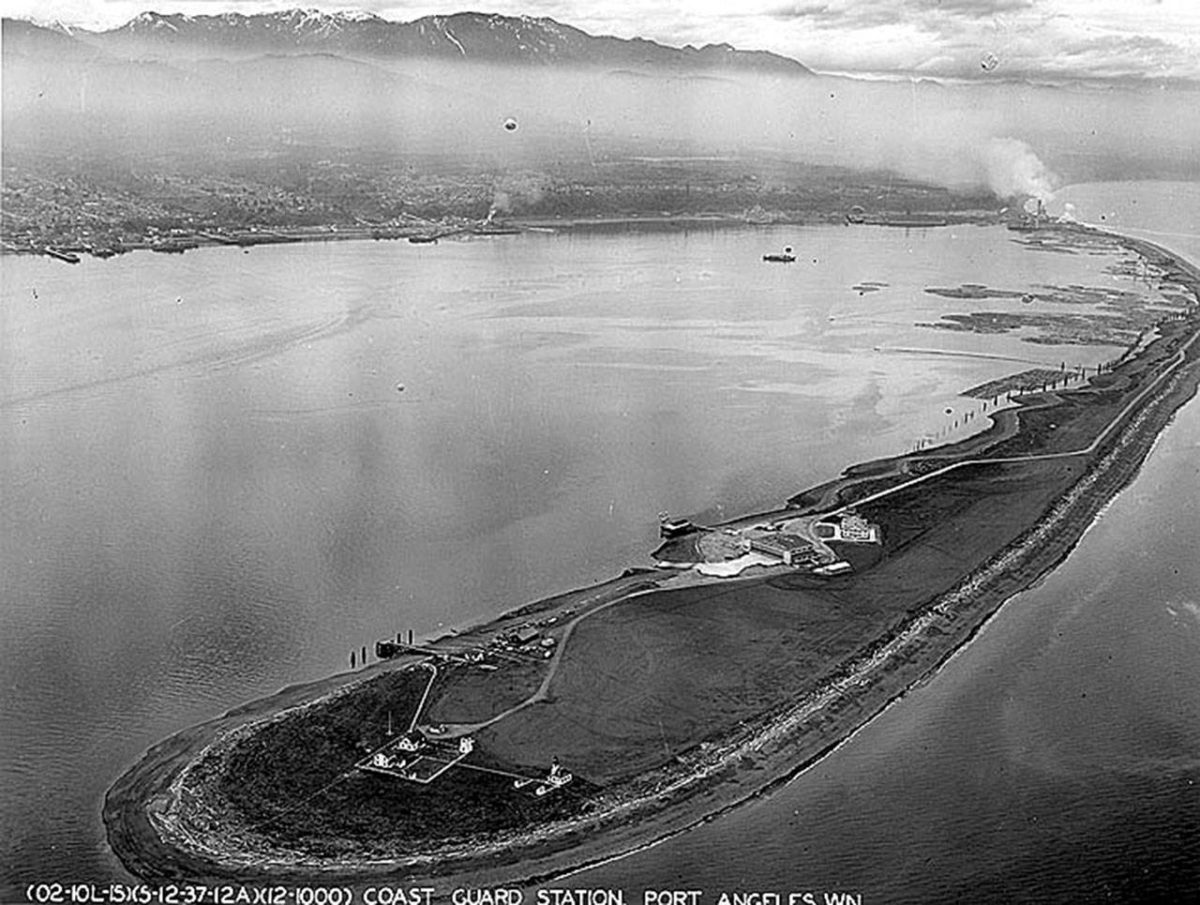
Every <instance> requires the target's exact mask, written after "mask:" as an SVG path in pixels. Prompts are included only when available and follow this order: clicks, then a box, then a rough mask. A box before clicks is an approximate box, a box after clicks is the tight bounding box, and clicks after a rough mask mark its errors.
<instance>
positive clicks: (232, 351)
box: [0, 309, 371, 411]
mask: <svg viewBox="0 0 1200 905" xmlns="http://www.w3.org/2000/svg"><path fill="white" fill-rule="evenodd" d="M370 316H371V315H370V312H369V311H367V310H366V309H359V310H356V311H351V312H349V313H347V314H344V315H341V316H339V317H334V318H329V319H326V320H323V321H320V322H318V323H316V324H306V325H303V326H299V327H292V328H289V329H286V330H279V331H276V332H274V333H268V334H265V335H263V336H261V337H257V338H254V339H250V340H245V341H243V342H241V343H239V344H238V345H237V346H235V347H233V348H226V349H218V350H213V351H211V352H203V353H197V354H193V355H190V356H187V357H185V358H182V359H180V360H177V361H166V362H162V363H160V364H156V365H148V366H146V367H144V368H137V369H135V370H132V371H126V372H124V373H122V374H112V375H109V376H107V377H97V378H95V379H93V380H85V381H80V382H78V383H73V384H68V385H67V386H62V387H54V388H52V389H47V390H38V391H35V392H30V393H22V394H18V395H15V396H9V397H8V398H5V399H0V411H3V410H5V409H11V408H17V407H20V406H23V405H29V404H31V403H37V402H46V401H49V400H52V399H56V398H58V397H61V396H69V395H72V394H76V393H86V392H89V391H92V390H99V389H103V388H106V387H111V386H116V385H118V384H122V383H125V382H128V381H133V380H141V379H143V378H146V377H153V376H155V375H157V374H164V373H168V372H171V371H181V370H193V371H194V372H196V373H200V374H210V373H215V372H218V371H222V370H226V369H229V368H237V367H241V366H243V365H247V364H251V363H253V362H256V361H262V360H264V359H268V358H273V357H275V356H277V355H282V354H283V353H285V352H287V351H289V350H291V349H293V348H295V347H296V346H298V345H301V344H302V343H311V342H318V341H321V340H326V339H329V338H330V337H333V336H337V335H339V334H341V333H345V332H347V331H349V330H352V329H353V328H355V327H357V326H359V325H360V324H362V323H364V322H366V321H367V320H368V319H369V318H370Z"/></svg>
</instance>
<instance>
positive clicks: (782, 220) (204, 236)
mask: <svg viewBox="0 0 1200 905" xmlns="http://www.w3.org/2000/svg"><path fill="white" fill-rule="evenodd" d="M935 213H937V214H938V215H939V216H941V217H942V218H943V219H944V221H945V222H937V223H928V224H923V225H907V226H904V225H899V226H898V225H893V224H866V225H873V226H884V227H887V228H891V229H896V228H904V229H935V228H936V229H945V228H949V227H954V226H964V225H970V226H989V225H995V224H997V223H999V222H1000V220H999V219H998V217H999V215H998V214H997V213H996V212H994V211H939V212H935ZM846 222H847V221H846V220H845V216H844V214H843V213H842V212H841V211H814V212H811V213H810V214H807V215H805V216H782V217H779V218H776V219H767V220H758V219H753V218H747V217H746V216H745V215H743V214H737V213H725V212H720V211H712V212H697V213H680V214H653V213H646V214H638V213H631V214H613V215H603V216H601V215H596V216H593V217H573V216H560V217H538V216H528V217H527V216H520V215H514V216H512V217H507V218H505V220H504V221H503V223H497V224H496V228H497V231H496V232H488V231H487V230H488V227H486V226H484V225H483V224H482V223H481V222H480V221H471V220H466V219H465V218H462V219H458V220H456V221H454V222H447V223H438V222H430V223H429V225H428V226H426V227H416V226H387V225H383V224H376V225H370V226H365V225H359V224H326V225H320V226H277V227H275V226H263V227H256V228H255V229H254V230H253V231H251V230H250V229H249V228H247V229H245V230H237V231H232V230H230V231H223V230H218V229H217V228H211V229H204V230H197V231H195V232H181V233H179V234H172V235H167V236H162V237H149V236H145V237H141V238H139V239H137V240H133V241H131V242H129V243H123V244H122V245H121V247H120V248H119V249H113V248H109V247H102V246H101V247H95V248H91V247H86V246H80V245H78V244H75V243H72V242H70V241H65V240H64V241H62V242H58V243H54V244H50V245H44V246H40V247H26V246H20V245H15V244H13V243H11V242H8V241H3V242H0V257H2V256H4V255H20V256H26V255H28V256H33V257H48V258H53V259H56V260H59V261H62V262H64V263H67V264H78V263H79V262H80V261H81V260H82V258H83V257H85V256H86V257H91V258H95V259H97V260H108V259H109V258H113V257H121V256H123V255H126V254H132V253H134V252H146V251H149V252H154V253H156V254H176V255H177V254H184V253H186V252H189V251H197V250H199V249H203V248H222V247H232V248H240V249H242V250H243V251H245V252H249V251H250V249H251V248H254V247H256V246H261V245H295V244H309V243H315V242H346V241H375V242H399V243H405V244H408V240H409V239H417V243H416V244H436V243H437V241H439V240H445V241H463V240H476V239H494V238H504V237H505V236H508V235H524V234H526V233H560V232H562V233H571V232H624V231H635V232H636V231H646V232H673V231H678V230H684V231H686V230H689V229H731V228H732V229H737V228H743V229H746V228H753V229H762V228H768V227H781V226H796V227H808V226H838V225H844V224H846ZM859 225H861V224H859ZM226 229H228V228H226ZM427 236H432V241H430V240H429V239H427V238H422V237H427Z"/></svg>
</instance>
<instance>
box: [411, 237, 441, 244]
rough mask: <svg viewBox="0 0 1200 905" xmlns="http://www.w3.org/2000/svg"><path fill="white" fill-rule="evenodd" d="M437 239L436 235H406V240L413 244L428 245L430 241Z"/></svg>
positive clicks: (433, 241) (434, 241)
mask: <svg viewBox="0 0 1200 905" xmlns="http://www.w3.org/2000/svg"><path fill="white" fill-rule="evenodd" d="M437 240H438V237H437V236H409V237H408V241H409V242H411V243H412V244H413V245H429V244H431V243H436V242H437Z"/></svg>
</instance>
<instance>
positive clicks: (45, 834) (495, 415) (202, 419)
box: [0, 227, 1187, 892]
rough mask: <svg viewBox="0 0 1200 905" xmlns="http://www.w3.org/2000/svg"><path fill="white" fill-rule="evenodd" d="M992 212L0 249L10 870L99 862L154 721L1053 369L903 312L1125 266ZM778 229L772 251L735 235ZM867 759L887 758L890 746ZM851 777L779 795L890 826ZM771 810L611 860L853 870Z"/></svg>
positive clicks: (158, 729)
mask: <svg viewBox="0 0 1200 905" xmlns="http://www.w3.org/2000/svg"><path fill="white" fill-rule="evenodd" d="M1010 238H1011V237H1010V236H1009V235H1008V234H1006V233H1005V232H1004V231H1003V230H999V229H979V228H974V227H966V228H962V229H956V230H950V229H943V230H930V231H912V232H904V231H899V230H886V229H878V228H865V227H864V228H854V229H847V228H841V227H822V228H809V229H799V228H788V229H784V228H773V229H766V230H741V231H732V230H728V231H698V232H687V233H659V234H645V233H638V234H617V235H573V236H572V235H533V234H531V235H526V236H522V237H513V238H505V239H498V240H494V241H472V242H443V243H440V244H439V245H437V246H432V247H417V246H410V245H407V244H400V243H386V242H384V243H372V242H344V243H331V244H328V245H303V246H281V247H276V248H255V249H254V250H253V251H252V253H250V254H248V255H244V254H241V253H239V252H238V251H237V250H236V249H208V250H201V251H197V252H189V253H188V254H186V255H184V256H182V257H180V256H175V255H153V254H148V253H142V254H133V255H127V256H124V257H120V258H115V259H112V260H109V261H94V260H85V261H84V262H83V263H81V264H80V265H78V266H76V267H70V266H67V265H64V264H62V263H59V262H54V261H50V260H45V259H30V258H11V257H10V258H6V259H5V261H4V267H3V270H2V271H0V289H2V293H0V297H2V300H3V306H2V308H0V501H2V505H0V538H2V539H3V545H2V547H0V576H2V577H0V679H2V680H3V683H4V684H3V687H4V694H3V696H2V697H0V726H2V728H3V731H0V783H2V785H0V865H2V867H0V870H2V871H3V879H4V881H5V882H4V890H5V891H6V892H7V891H8V890H9V889H13V888H16V887H17V886H18V885H19V884H21V883H23V882H26V881H29V880H31V879H47V878H58V879H63V880H82V881H91V880H97V879H103V878H107V877H113V876H118V877H119V876H122V875H123V874H122V871H121V869H120V867H119V866H118V865H117V864H116V863H115V862H114V861H113V859H112V857H111V855H110V854H109V853H108V851H107V849H106V846H105V844H104V840H103V828H102V826H101V824H100V818H99V811H100V802H101V799H102V796H103V794H104V791H105V789H106V788H107V787H108V785H109V784H110V783H111V782H112V781H113V780H114V779H115V778H116V776H118V775H119V774H120V772H121V771H122V770H123V769H124V768H125V767H126V766H128V764H130V763H131V762H132V761H133V760H134V759H135V758H136V757H138V756H139V755H140V754H141V752H142V751H143V750H144V749H145V748H146V747H148V746H149V745H150V744H153V743H154V742H155V741H158V740H160V739H161V738H163V737H165V736H166V735H168V734H170V733H171V732H173V731H175V730H178V729H180V728H183V727H185V726H187V725H190V724H192V723H194V722H197V721H199V720H202V719H205V718H208V717H211V716H213V715H215V714H217V713H220V712H222V711H223V710H225V709H227V708H228V707H231V706H233V705H235V704H237V703H239V702H241V701H244V700H248V699H252V698H255V697H259V696H261V695H263V694H266V693H269V692H271V691H273V690H275V689H277V688H279V687H280V686H282V685H285V684H289V683H292V682H297V681H302V680H305V679H312V678H316V677H319V676H322V675H326V674H328V673H329V672H331V671H334V670H337V669H341V668H345V667H346V666H347V659H348V654H349V651H350V650H351V649H355V648H357V647H359V646H360V645H362V644H370V643H371V641H372V639H374V638H376V637H380V636H383V635H388V634H392V633H394V632H395V631H398V630H400V629H403V628H413V629H415V631H416V632H417V634H418V635H429V634H433V633H436V632H439V631H441V630H444V629H445V628H448V627H450V626H453V625H461V624H465V623H467V622H470V621H472V620H476V619H479V618H482V617H485V616H487V615H489V614H492V613H495V612H498V611H500V610H502V609H505V608H508V607H511V606H513V605H516V604H519V603H521V602H524V601H526V600H529V599H532V598H535V597H537V596H540V595H544V594H547V593H551V592H554V591H559V590H563V589H566V588H570V587H573V586H578V585H580V584H583V583H586V582H589V581H592V580H595V579H598V578H602V577H608V576H611V575H612V574H614V573H615V572H617V571H619V570H620V569H622V568H624V567H625V566H627V565H630V564H633V563H644V562H645V561H646V553H647V552H648V551H649V550H650V549H651V548H652V546H653V543H654V540H655V538H654V529H655V522H656V514H657V513H658V512H659V511H661V510H669V511H671V512H674V513H678V514H695V513H702V514H704V515H705V516H706V517H720V516H721V515H726V516H732V515H735V514H739V513H743V512H747V511H752V510H755V509H759V508H765V507H768V506H773V505H775V504H777V503H779V502H780V501H781V500H782V499H783V498H784V497H786V496H787V495H788V494H789V493H792V492H794V491H795V490H797V489H799V488H802V487H804V486H807V485H810V484H812V483H815V482H817V481H820V480H824V479H826V478H828V477H831V476H832V475H833V474H835V473H836V472H837V471H838V470H839V469H840V468H841V467H842V466H844V465H846V464H848V463H851V462H854V461H859V460H863V459H866V458H870V457H872V456H877V455H881V454H887V453H893V452H896V451H897V450H900V449H903V448H904V447H906V446H907V445H908V444H909V443H911V442H912V441H913V440H914V439H915V438H916V437H919V436H922V435H935V436H936V435H938V434H942V435H946V434H947V433H949V432H951V431H952V427H951V422H952V417H953V416H948V415H946V414H945V410H946V409H947V408H950V409H951V410H952V412H953V413H955V414H958V413H960V412H962V411H965V410H966V403H965V402H964V400H961V399H959V398H958V396H957V394H958V392H959V391H960V390H961V389H963V388H965V387H967V386H970V385H972V384H975V383H979V382H982V381H984V380H988V379H992V378H994V377H997V376H1000V375H1002V374H1006V373H1010V372H1012V371H1014V370H1018V369H1020V368H1023V367H1026V366H1027V364H1026V363H1029V364H1037V363H1042V364H1050V365H1057V364H1058V362H1059V361H1060V360H1061V358H1062V357H1063V350H1062V349H1061V348H1058V349H1056V348H1054V347H1044V346H1037V345H1031V344H1029V343H1023V342H1021V341H1020V340H1019V338H1018V337H1015V336H1008V337H998V338H997V337H989V338H984V337H979V336H974V335H970V334H956V333H948V332H944V331H933V330H925V329H919V328H916V327H914V326H913V324H914V322H915V321H920V320H932V319H936V318H937V317H938V316H940V315H941V314H943V313H951V312H956V311H961V310H964V304H963V303H962V302H955V301H954V300H948V299H941V298H938V297H935V296H932V295H928V294H926V293H924V292H923V289H924V288H925V287H926V286H929V285H957V284H959V283H961V282H980V283H989V284H992V285H998V286H1003V287H1005V288H1012V289H1018V290H1023V289H1025V288H1027V287H1032V286H1034V285H1035V284H1038V283H1047V282H1050V283H1070V282H1079V283H1085V284H1091V285H1114V279H1115V278H1114V277H1112V276H1110V275H1108V274H1104V273H1102V272H1101V269H1102V268H1103V267H1104V266H1105V265H1106V264H1108V263H1111V260H1108V259H1104V258H1093V257H1086V256H1078V257H1075V256H1063V255H1047V254H1034V253H1031V252H1029V251H1027V250H1025V249H1023V248H1021V247H1019V246H1018V245H1016V244H1014V243H1013V242H1011V241H1009V240H1010ZM785 244H790V245H793V246H795V247H796V248H797V249H798V252H799V258H800V260H799V261H798V262H797V263H796V264H794V265H790V266H769V265H765V264H763V263H762V262H761V260H760V257H761V254H762V253H763V252H764V251H769V250H774V249H778V248H780V247H782V246H783V245H785ZM863 280H877V281H883V282H886V283H888V284H889V285H888V286H887V287H886V288H884V289H883V290H882V291H880V292H876V293H867V294H860V293H859V292H857V291H855V290H853V289H852V288H851V287H852V286H854V285H855V284H857V283H859V282H860V281H863ZM1117 282H1119V281H1117ZM1014 304H1017V303H1014V302H1003V301H996V300H991V301H989V303H988V306H989V309H993V310H994V309H997V308H999V309H1001V310H1003V309H1004V308H1005V306H1010V307H1011V306H1013V305H1014ZM1014 310H1015V309H1014ZM1070 353H1071V360H1072V361H1077V362H1079V363H1091V362H1095V361H1099V360H1103V359H1106V358H1108V357H1110V355H1111V353H1112V350H1111V349H1100V348H1095V349H1086V348H1072V349H1071V350H1070ZM1185 602H1186V601H1182V600H1181V601H1180V602H1179V606H1178V607H1176V612H1179V613H1185V612H1187V608H1186V607H1185V606H1183V604H1184V603H1185ZM964 662H966V661H965V660H964ZM996 668H997V669H999V668H1001V666H999V665H998V666H997V667H996ZM1047 681H1049V680H1047ZM1055 681H1057V679H1056V680H1055ZM1051 684H1054V683H1051ZM931 687H932V686H931ZM930 693H932V692H930ZM910 710H911V708H909V707H908V705H907V704H906V705H904V707H902V708H897V710H896V713H907V712H909V711H910ZM881 724H883V721H881ZM1022 725H1024V724H1022ZM1028 731H1031V732H1032V731H1033V730H1032V729H1030V730H1028ZM910 735H911V737H912V738H914V739H915V738H917V737H918V736H919V733H918V732H917V730H916V729H912V730H910ZM862 738H864V739H866V738H868V735H867V733H864V734H863V736H862ZM980 743H981V744H982V742H980ZM887 744H888V745H892V746H894V745H895V741H894V735H888V736H887ZM914 744H915V742H914ZM934 747H938V748H941V747H942V745H941V743H940V742H939V743H937V744H936V745H934ZM844 750H845V751H847V752H852V751H853V750H859V749H853V748H851V747H847V748H846V749H844ZM861 756H862V755H855V754H853V753H850V754H844V755H842V754H839V759H838V760H836V761H834V760H831V762H830V763H831V764H832V765H833V766H831V767H823V768H822V770H829V771H832V772H833V775H835V776H836V774H837V770H838V769H845V764H846V763H851V764H853V763H866V762H863V761H855V760H854V758H856V757H861ZM874 756H875V757H876V760H875V761H874V763H875V767H874V768H872V770H873V771H875V772H877V771H878V770H879V769H880V765H881V764H882V763H883V761H881V760H879V758H885V759H886V762H887V765H888V768H889V769H891V766H892V765H899V764H900V763H901V761H899V760H893V759H891V758H890V756H886V755H884V754H877V755H874ZM912 756H913V757H916V755H915V754H913V755H912ZM838 764H842V765H843V766H842V767H838V766H837V765H838ZM813 775H814V776H816V775H817V774H815V773H814V774H813ZM1122 775H1124V774H1122ZM829 782H834V785H832V786H831V785H829V784H828V783H829ZM860 786H861V787H862V789H863V790H866V789H868V788H869V784H867V783H866V781H865V779H864V778H863V776H861V775H850V776H848V778H845V779H842V780H824V781H820V782H818V781H817V780H815V779H806V780H805V783H804V784H802V785H797V786H796V788H797V789H801V788H803V789H807V790H809V791H807V792H805V793H804V794H808V795H815V796H816V798H815V801H816V802H818V803H819V808H818V811H817V812H824V813H826V814H838V813H841V814H843V816H844V817H845V820H846V821H847V823H845V824H843V826H844V827H854V826H859V827H860V829H861V831H862V834H863V838H864V839H867V840H870V839H874V840H875V842H874V845H875V848H876V849H877V850H882V849H883V848H885V847H886V846H885V842H886V841H887V839H888V838H890V837H891V836H892V835H893V834H894V833H893V830H887V831H886V832H885V831H884V827H883V825H882V824H880V825H878V826H876V825H875V822H874V819H873V818H869V817H855V816H854V815H855V814H860V813H864V812H862V811H859V810H856V809H854V808H850V807H846V808H842V807H841V806H840V804H839V802H842V803H844V802H848V801H851V800H852V799H853V796H854V795H861V794H863V793H862V792H857V791H855V790H857V789H859V787H860ZM838 789H841V791H837V790H838ZM789 794H791V793H790V792H789ZM1001 797H1003V796H1001ZM784 800H785V799H784V797H778V798H777V799H774V800H772V801H771V802H768V803H766V804H764V805H763V806H762V808H758V807H756V808H749V809H746V810H745V811H743V812H741V813H739V814H735V815H731V816H730V817H729V818H727V819H725V820H722V821H720V822H718V824H716V825H715V827H714V828H712V831H713V832H717V833H718V836H717V837H716V840H717V841H714V842H713V843H712V844H701V843H700V842H698V841H694V840H693V839H692V838H691V837H689V838H687V839H685V840H681V841H680V842H679V843H677V844H676V845H675V847H674V848H673V849H671V851H673V852H675V854H673V855H672V856H671V859H670V860H669V861H667V862H660V861H649V862H648V861H645V860H641V861H636V862H634V861H631V862H629V864H628V865H626V864H622V865H620V866H617V865H614V866H613V867H612V868H611V870H612V871H615V872H616V873H612V874H610V875H609V876H613V877H622V876H626V874H624V873H622V871H627V870H628V871H633V870H635V865H643V866H642V867H636V870H643V871H645V872H644V873H642V874H637V876H643V877H646V878H652V879H654V880H655V882H658V878H659V877H660V875H661V876H663V877H668V878H669V877H671V876H676V875H679V876H690V875H692V874H690V873H688V872H689V871H696V873H695V876H701V875H702V871H701V867H703V866H704V865H702V864H697V863H695V862H696V859H697V858H700V859H701V860H704V861H706V862H712V863H714V864H715V863H720V864H724V865H726V867H725V868H724V869H726V870H728V871H730V872H731V875H733V874H736V873H737V872H739V871H740V872H741V874H740V875H742V876H747V874H746V872H747V871H751V870H754V871H768V870H773V871H776V873H775V874H774V876H776V877H779V878H781V879H780V880H779V882H783V879H782V878H784V877H794V876H797V874H795V873H794V872H792V869H791V868H789V867H787V865H788V864H793V865H794V864H795V863H796V857H797V852H799V853H800V855H801V863H803V864H804V865H806V866H805V869H804V870H805V872H807V871H810V870H811V871H816V872H820V876H823V877H829V878H832V879H834V880H838V881H840V882H843V883H852V882H854V881H856V880H858V879H860V878H864V876H865V875H863V874H861V873H858V872H856V870H855V869H853V866H854V865H855V864H857V863H859V862H857V861H856V860H855V859H856V858H858V857H859V855H860V854H861V853H860V852H859V850H858V848H857V847H856V846H854V845H838V846H835V845H834V844H833V842H832V840H834V839H837V838H841V839H843V841H844V840H845V839H846V838H847V837H846V836H845V833H844V832H842V835H841V836H840V837H839V832H837V831H830V832H829V833H828V834H822V835H823V838H827V839H828V840H829V842H828V844H827V845H826V847H825V848H824V849H822V851H823V853H824V854H823V855H822V857H820V858H809V857H808V856H807V855H804V852H805V851H806V849H804V848H803V847H801V848H796V847H794V846H796V845H801V843H800V842H798V841H789V840H795V839H797V837H795V836H793V835H789V834H790V832H791V831H790V830H786V829H785V828H786V827H791V826H795V827H802V826H812V825H814V824H813V817H812V816H811V815H812V814H813V813H814V811H812V810H811V809H809V808H807V807H806V808H805V809H804V811H803V813H805V814H806V815H807V816H804V817H801V816H799V815H800V813H801V809H800V808H799V807H793V808H792V810H795V811H796V812H797V814H796V815H794V817H787V815H782V816H781V815H779V814H777V813H776V811H774V810H771V809H775V808H778V807H780V805H779V802H780V801H784ZM854 800H858V799H854ZM926 810H927V811H928V813H929V814H930V815H934V814H936V813H937V810H938V808H937V807H929V808H927V809H926ZM759 814H762V815H764V816H761V817H758V816H756V815H759ZM887 819H889V820H895V819H896V817H895V812H889V813H888V814H887ZM756 820H757V821H759V822H758V823H755V821H756ZM789 820H790V821H791V822H790V823H789V822H788V821H789ZM751 825H753V826H757V827H758V830H757V831H755V832H757V837H756V836H755V834H754V832H751V831H750V830H746V832H747V833H749V834H750V835H748V836H747V838H748V839H753V838H757V839H758V841H757V842H756V843H747V844H746V845H743V844H742V843H741V842H739V841H738V839H739V838H740V837H739V836H738V835H737V834H736V833H737V832H740V830H737V828H739V827H748V826H751ZM726 827H728V828H729V830H728V833H726V831H725V829H724V828H726ZM856 832H857V831H856ZM894 832H901V830H900V829H899V828H895V830H894ZM722 833H725V834H724V835H721V834H722ZM699 838H700V837H699V836H697V840H698V839H699ZM924 838H925V841H926V842H930V844H933V843H935V842H936V841H937V840H936V839H933V838H932V837H924ZM955 838H956V839H957V836H956V837H955ZM818 841H819V840H818ZM944 841H945V840H944ZM950 841H953V840H950ZM805 844H807V845H812V844H816V843H813V842H810V843H805ZM947 844H949V842H947ZM748 845H752V846H753V847H747V846H748ZM904 850H905V851H910V854H911V849H904ZM947 850H948V851H952V850H953V848H950V849H947ZM663 851H667V849H666V848H665V847H664V849H663ZM705 852H707V854H700V853H705ZM714 852H725V853H726V854H725V855H724V856H722V857H723V858H724V860H723V861H721V860H719V859H715V858H714ZM772 853H774V854H772ZM895 857H898V856H894V857H893V860H892V862H888V861H887V860H886V859H885V860H884V862H883V863H894V859H895ZM905 857H908V856H905ZM914 857H915V856H914ZM906 863H907V862H906ZM771 865H774V866H773V867H771ZM660 871H665V874H660ZM681 872H682V873H681ZM801 875H802V876H807V875H809V874H808V873H802V874H801ZM629 876H634V874H629ZM703 876H705V877H706V878H707V879H706V880H705V882H709V881H713V882H715V878H714V877H713V875H712V874H711V873H710V874H703ZM750 878H752V877H750ZM864 881H865V880H864Z"/></svg>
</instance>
